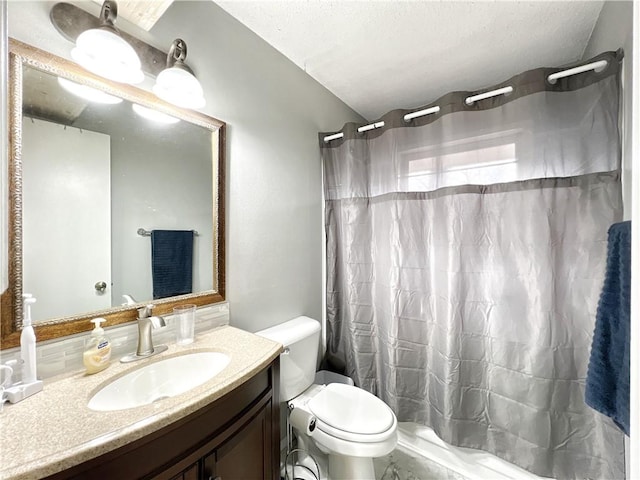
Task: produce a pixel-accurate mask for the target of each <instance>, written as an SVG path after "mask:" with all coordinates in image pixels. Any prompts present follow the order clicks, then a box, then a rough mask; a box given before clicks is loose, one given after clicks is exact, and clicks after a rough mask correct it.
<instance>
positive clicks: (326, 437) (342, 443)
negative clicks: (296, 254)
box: [256, 317, 398, 480]
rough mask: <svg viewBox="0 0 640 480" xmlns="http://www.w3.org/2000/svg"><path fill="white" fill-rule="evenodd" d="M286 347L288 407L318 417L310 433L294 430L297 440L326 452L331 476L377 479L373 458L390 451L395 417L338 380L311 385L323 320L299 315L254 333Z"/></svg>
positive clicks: (284, 384) (284, 388) (367, 395)
mask: <svg viewBox="0 0 640 480" xmlns="http://www.w3.org/2000/svg"><path fill="white" fill-rule="evenodd" d="M256 334H257V335H261V336H263V337H267V338H269V339H271V340H275V341H278V342H280V343H282V344H283V345H284V346H285V353H283V354H282V355H281V357H280V362H281V365H280V377H281V378H280V384H281V392H280V393H281V395H280V397H281V399H283V401H286V402H287V406H288V407H289V411H292V410H294V409H297V410H302V411H303V412H305V413H306V414H308V415H312V416H313V417H315V428H314V429H313V431H312V432H311V433H310V434H307V432H306V431H301V430H298V429H295V430H296V434H297V437H298V443H299V445H302V446H303V448H305V447H309V446H310V445H311V443H313V445H314V446H315V447H317V450H319V451H320V452H322V454H324V455H326V456H327V460H328V461H327V462H321V463H322V464H324V463H328V473H327V475H326V478H327V479H328V480H338V479H349V480H356V479H363V480H365V479H366V480H373V479H374V471H373V458H375V457H380V456H384V455H387V454H389V453H390V452H391V451H392V450H393V449H394V448H395V447H396V444H397V424H398V422H397V420H396V417H395V415H394V413H393V411H392V410H391V409H390V408H389V407H388V406H387V405H386V404H385V403H384V402H383V401H382V400H380V399H379V398H377V397H376V396H375V395H372V394H371V393H369V392H367V391H365V390H362V389H361V388H358V387H354V386H351V385H344V384H340V383H330V384H328V385H316V384H313V378H314V373H315V366H316V357H317V352H318V344H319V336H320V324H319V323H318V322H317V321H315V320H313V319H310V318H307V317H298V318H295V319H293V320H290V321H288V322H285V323H282V324H280V325H276V326H275V327H271V328H269V329H267V330H262V331H260V332H257V333H256Z"/></svg>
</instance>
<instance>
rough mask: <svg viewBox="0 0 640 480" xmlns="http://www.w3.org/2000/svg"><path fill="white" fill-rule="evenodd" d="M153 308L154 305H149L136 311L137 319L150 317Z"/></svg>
mask: <svg viewBox="0 0 640 480" xmlns="http://www.w3.org/2000/svg"><path fill="white" fill-rule="evenodd" d="M154 307H155V305H154V304H152V303H150V304H148V305H145V306H144V307H142V308H139V309H138V318H147V317H150V316H151V311H152V310H153V308H154Z"/></svg>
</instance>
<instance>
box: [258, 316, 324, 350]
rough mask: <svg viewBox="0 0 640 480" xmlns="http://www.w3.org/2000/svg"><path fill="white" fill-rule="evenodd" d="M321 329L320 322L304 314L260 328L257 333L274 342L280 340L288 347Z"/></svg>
mask: <svg viewBox="0 0 640 480" xmlns="http://www.w3.org/2000/svg"><path fill="white" fill-rule="evenodd" d="M319 330H320V322H318V321H317V320H314V319H313V318H309V317H304V316H302V317H296V318H294V319H293V320H289V321H288V322H284V323H280V324H278V325H275V326H273V327H270V328H267V329H265V330H260V331H258V332H256V335H260V336H261V337H265V338H268V339H269V340H273V341H274V342H280V343H281V344H283V345H284V346H285V347H288V346H290V345H292V344H294V343H295V342H297V341H299V340H302V339H303V338H305V337H308V336H310V335H313V334H314V333H316V332H318V331H319Z"/></svg>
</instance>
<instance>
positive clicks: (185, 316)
mask: <svg viewBox="0 0 640 480" xmlns="http://www.w3.org/2000/svg"><path fill="white" fill-rule="evenodd" d="M173 318H174V323H175V331H176V343H177V344H178V345H188V344H190V343H193V340H194V332H195V325H196V306H195V305H191V304H188V305H180V306H178V307H175V308H174V309H173Z"/></svg>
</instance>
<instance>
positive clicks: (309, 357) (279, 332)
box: [256, 317, 320, 402]
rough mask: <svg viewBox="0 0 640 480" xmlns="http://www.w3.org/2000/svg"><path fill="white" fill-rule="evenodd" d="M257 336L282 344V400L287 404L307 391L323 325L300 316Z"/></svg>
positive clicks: (311, 382)
mask: <svg viewBox="0 0 640 480" xmlns="http://www.w3.org/2000/svg"><path fill="white" fill-rule="evenodd" d="M256 335H260V336H261V337H266V338H268V339H269V340H273V341H275V342H280V343H281V344H282V345H284V348H285V351H284V352H283V353H282V354H280V400H281V401H283V402H286V401H288V400H291V399H292V398H294V397H297V396H298V395H300V394H301V393H302V392H304V391H305V390H306V389H307V388H308V387H309V386H310V385H311V384H313V379H314V376H315V373H316V362H317V358H318V346H319V344H320V322H318V321H317V320H313V319H312V318H309V317H297V318H294V319H293V320H289V321H288V322H284V323H281V324H279V325H276V326H274V327H271V328H267V329H266V330H260V331H259V332H256Z"/></svg>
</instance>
